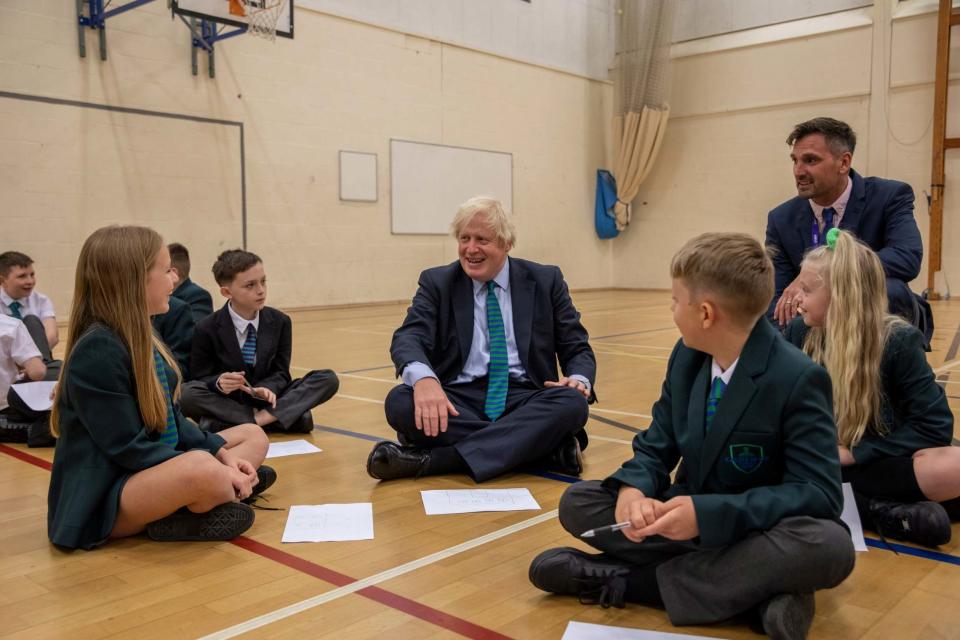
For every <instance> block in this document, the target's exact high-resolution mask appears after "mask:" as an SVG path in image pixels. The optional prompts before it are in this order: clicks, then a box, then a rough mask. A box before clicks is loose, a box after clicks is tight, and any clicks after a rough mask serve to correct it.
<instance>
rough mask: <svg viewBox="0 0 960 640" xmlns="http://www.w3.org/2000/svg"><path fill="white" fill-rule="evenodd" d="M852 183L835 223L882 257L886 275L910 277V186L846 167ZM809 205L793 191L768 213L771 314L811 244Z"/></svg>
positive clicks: (918, 245) (916, 256)
mask: <svg viewBox="0 0 960 640" xmlns="http://www.w3.org/2000/svg"><path fill="white" fill-rule="evenodd" d="M850 179H851V180H853V188H852V190H851V192H850V200H849V201H848V202H847V208H846V210H845V211H844V214H843V218H841V219H840V228H841V229H845V230H847V231H850V232H851V233H853V234H854V235H855V236H856V237H857V238H858V239H860V240H861V241H863V242H864V243H866V244H867V245H869V246H870V248H872V249H873V250H874V251H876V252H877V255H878V256H880V262H882V263H883V269H884V271H885V272H886V274H887V277H888V278H894V279H897V280H903V281H904V282H909V281H910V280H913V279H914V278H916V277H917V275H919V273H920V261H921V260H922V259H923V243H922V242H921V239H920V230H919V229H918V228H917V221H916V219H914V217H913V189H911V188H910V185H908V184H906V183H904V182H899V181H897V180H886V179H884V178H864V177H862V176H861V175H860V174H859V173H857V172H856V171H854V170H853V169H851V170H850ZM813 221H814V217H813V210H812V209H811V207H810V202H809V201H808V200H806V199H804V198H800V197H799V196H798V197H795V198H791V199H790V200H787V201H786V202H784V203H783V204H781V205H780V206H779V207H777V208H776V209H774V210H773V211H771V212H770V214H769V215H768V217H767V241H766V244H767V247H771V248H773V249H774V253H773V256H772V257H773V264H774V267H775V270H776V287H777V291H776V295H774V297H773V301H772V302H771V304H770V314H771V315H772V313H773V308H774V306H775V305H776V303H777V300H779V299H780V296H781V295H782V294H783V290H784V289H786V288H787V286H789V285H790V283H791V282H793V280H794V278H796V277H797V275H799V273H800V263H801V262H802V261H803V256H804V254H805V253H806V252H807V250H809V249H810V247H811V244H812V229H813Z"/></svg>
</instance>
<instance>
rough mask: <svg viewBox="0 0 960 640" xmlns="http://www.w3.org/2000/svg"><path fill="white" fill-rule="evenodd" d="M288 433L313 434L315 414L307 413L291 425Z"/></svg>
mask: <svg viewBox="0 0 960 640" xmlns="http://www.w3.org/2000/svg"><path fill="white" fill-rule="evenodd" d="M287 433H313V414H312V413H310V412H309V411H307V412H306V413H304V414H303V415H302V416H300V417H299V418H297V420H296V421H295V422H294V423H293V424H292V425H290V428H289V429H288V430H287Z"/></svg>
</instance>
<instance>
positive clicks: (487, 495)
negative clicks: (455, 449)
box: [420, 489, 540, 516]
mask: <svg viewBox="0 0 960 640" xmlns="http://www.w3.org/2000/svg"><path fill="white" fill-rule="evenodd" d="M420 496H421V497H422V498H423V508H424V510H425V511H426V512H427V515H428V516H437V515H446V514H450V513H478V512H481V511H525V510H527V509H532V510H539V509H540V505H539V504H537V501H536V500H534V499H533V496H532V495H530V490H529V489H456V490H439V491H421V492H420Z"/></svg>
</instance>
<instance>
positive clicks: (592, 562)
mask: <svg viewBox="0 0 960 640" xmlns="http://www.w3.org/2000/svg"><path fill="white" fill-rule="evenodd" d="M628 573H630V568H629V566H628V565H626V564H624V563H622V562H620V561H619V560H614V559H612V558H609V557H608V556H604V555H602V554H590V553H585V552H583V551H580V550H579V549H574V548H572V547H560V548H557V549H548V550H547V551H544V552H543V553H541V554H540V555H538V556H537V557H536V558H534V559H533V562H531V563H530V574H529V575H530V582H532V583H533V586H535V587H537V588H538V589H541V590H543V591H548V592H550V593H556V594H559V595H564V596H578V597H579V598H580V602H581V603H582V604H599V605H601V606H602V607H603V608H604V609H607V608H609V607H617V608H619V609H622V608H623V606H624V602H625V596H626V591H627V574H628Z"/></svg>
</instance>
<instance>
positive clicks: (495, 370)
mask: <svg viewBox="0 0 960 640" xmlns="http://www.w3.org/2000/svg"><path fill="white" fill-rule="evenodd" d="M496 288H497V283H495V282H494V281H493V280H491V281H489V282H488V283H487V338H488V339H489V340H488V343H489V347H490V364H489V365H488V367H487V401H486V403H485V404H484V405H483V412H484V413H486V414H487V417H488V418H490V419H491V420H496V419H497V418H499V417H500V416H501V415H502V414H503V409H504V407H506V405H507V386H508V382H509V379H508V375H509V367H508V365H507V336H506V333H505V332H504V330H503V315H502V314H501V313H500V304H499V303H498V302H497V294H496V293H495V291H496Z"/></svg>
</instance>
